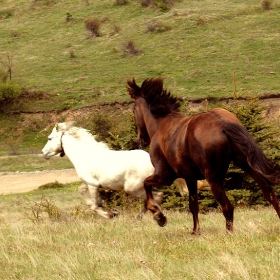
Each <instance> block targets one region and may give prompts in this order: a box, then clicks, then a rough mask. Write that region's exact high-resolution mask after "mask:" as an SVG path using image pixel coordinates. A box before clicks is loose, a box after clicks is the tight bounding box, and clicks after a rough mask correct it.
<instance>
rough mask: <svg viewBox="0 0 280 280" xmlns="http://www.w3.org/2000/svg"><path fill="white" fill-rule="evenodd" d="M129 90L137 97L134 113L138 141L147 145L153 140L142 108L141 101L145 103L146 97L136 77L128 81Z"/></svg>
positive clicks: (144, 145)
mask: <svg viewBox="0 0 280 280" xmlns="http://www.w3.org/2000/svg"><path fill="white" fill-rule="evenodd" d="M127 91H128V93H129V94H130V96H131V98H133V99H135V104H134V109H133V113H134V118H135V124H136V126H137V141H138V142H139V144H140V145H141V146H142V147H147V146H149V144H150V141H151V140H150V136H149V134H148V131H147V128H146V124H145V121H144V118H143V113H142V110H141V107H142V106H141V103H143V101H144V99H143V98H142V96H141V88H140V87H139V86H137V84H136V82H135V79H132V80H131V81H127Z"/></svg>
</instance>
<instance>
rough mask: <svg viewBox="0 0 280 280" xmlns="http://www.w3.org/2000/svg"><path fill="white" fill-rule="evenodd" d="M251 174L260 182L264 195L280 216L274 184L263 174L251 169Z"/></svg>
mask: <svg viewBox="0 0 280 280" xmlns="http://www.w3.org/2000/svg"><path fill="white" fill-rule="evenodd" d="M249 174H250V175H251V176H252V178H253V179H254V180H255V181H256V182H257V183H258V185H259V187H260V188H261V190H262V192H263V196H264V198H265V199H266V200H268V201H269V202H270V203H271V205H272V206H273V208H274V209H275V211H276V213H277V215H278V217H279V218H280V206H279V201H278V198H277V196H276V195H275V193H274V191H273V188H272V186H271V185H270V184H269V183H268V182H267V180H266V179H264V178H263V177H262V176H261V175H258V174H257V173H255V172H253V171H251V172H249Z"/></svg>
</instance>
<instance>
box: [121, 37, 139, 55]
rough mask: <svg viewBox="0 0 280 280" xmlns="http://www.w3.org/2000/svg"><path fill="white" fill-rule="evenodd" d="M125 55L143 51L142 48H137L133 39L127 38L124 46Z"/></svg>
mask: <svg viewBox="0 0 280 280" xmlns="http://www.w3.org/2000/svg"><path fill="white" fill-rule="evenodd" d="M122 51H123V56H133V55H137V54H139V53H141V52H142V50H140V49H137V48H136V46H135V42H134V40H133V39H129V40H127V41H126V42H125V43H124V44H123V46H122Z"/></svg>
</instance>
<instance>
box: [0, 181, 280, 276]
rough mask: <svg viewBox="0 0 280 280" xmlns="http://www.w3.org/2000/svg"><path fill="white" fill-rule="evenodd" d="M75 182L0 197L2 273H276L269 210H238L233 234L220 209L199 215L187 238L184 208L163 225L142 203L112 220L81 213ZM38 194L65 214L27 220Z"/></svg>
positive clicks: (278, 253)
mask: <svg viewBox="0 0 280 280" xmlns="http://www.w3.org/2000/svg"><path fill="white" fill-rule="evenodd" d="M77 188H78V184H70V185H66V186H65V187H64V188H63V189H56V190H37V191H34V192H30V193H26V194H21V195H7V196H1V197H0V209H1V216H0V229H1V230H0V240H1V246H0V278H1V279H5V280H12V279H22V280H27V279H29V280H32V279H34V280H35V279H69V280H70V279H97V280H102V279H104V280H105V279H110V280H113V279H122V280H127V279H160V280H164V279H166V280H173V279H174V280H175V279H176V280H185V279H197V280H201V279H215V280H216V279H233V280H235V279H236V280H237V279H248V280H252V279H254V280H256V279H267V280H276V279H279V277H280V272H279V258H280V245H279V238H280V224H279V220H278V218H277V217H276V215H275V213H274V211H273V210H272V209H271V208H259V209H237V210H236V215H235V231H234V233H233V234H229V233H226V230H225V221H224V218H223V215H222V214H221V213H220V212H214V213H209V214H204V215H203V214H201V215H200V220H201V227H202V234H201V235H200V236H191V235H190V232H191V229H192V218H191V215H190V214H189V213H179V212H171V211H170V212H167V213H166V214H167V217H168V224H167V225H166V227H164V228H160V227H158V226H157V225H156V223H155V222H154V221H153V220H152V217H151V215H150V214H147V215H146V216H145V217H144V219H143V220H142V221H136V220H135V219H134V215H135V214H136V212H137V211H138V210H139V209H140V203H139V207H135V208H134V209H130V210H124V211H122V212H121V215H120V216H119V217H117V218H115V219H112V220H106V219H103V218H101V217H99V216H97V215H95V214H94V215H89V214H88V213H87V214H85V213H86V212H85V211H84V210H82V209H84V208H83V207H84V206H83V205H84V203H83V200H82V198H81V196H80V194H79V193H78V190H77ZM42 195H43V196H42ZM42 197H44V198H45V199H48V200H49V201H50V200H51V199H53V204H55V205H56V206H57V208H58V209H59V210H60V211H61V212H62V213H63V214H61V215H60V216H59V218H56V219H53V220H51V219H50V218H49V217H48V215H45V216H43V217H42V219H41V222H38V223H35V222H32V220H31V219H30V218H29V217H30V213H31V209H34V207H33V206H34V204H32V203H34V202H35V201H36V202H37V203H39V204H40V201H42ZM32 205H33V206H32ZM32 207H33V208H32ZM137 208H138V209H137ZM77 209H79V211H78V210H77Z"/></svg>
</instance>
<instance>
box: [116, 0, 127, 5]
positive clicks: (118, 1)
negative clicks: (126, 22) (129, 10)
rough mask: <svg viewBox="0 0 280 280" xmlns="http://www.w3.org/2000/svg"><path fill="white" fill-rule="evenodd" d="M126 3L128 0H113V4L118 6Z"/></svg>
mask: <svg viewBox="0 0 280 280" xmlns="http://www.w3.org/2000/svg"><path fill="white" fill-rule="evenodd" d="M128 3H129V1H128V0H115V5H119V6H122V5H127V4H128Z"/></svg>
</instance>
